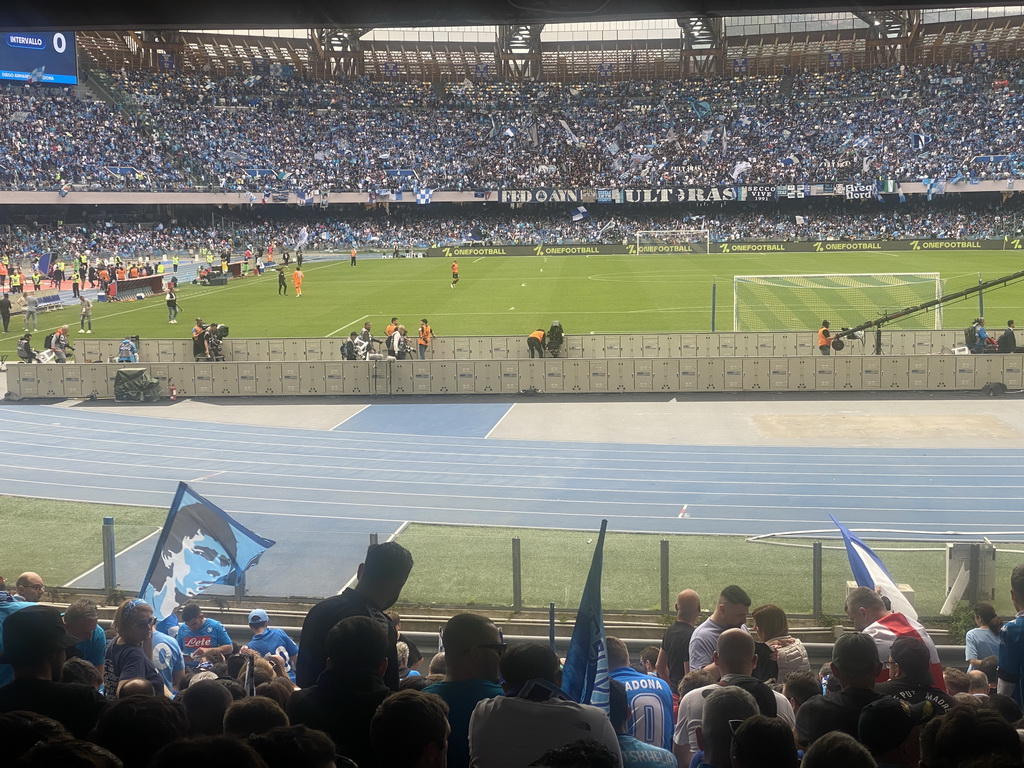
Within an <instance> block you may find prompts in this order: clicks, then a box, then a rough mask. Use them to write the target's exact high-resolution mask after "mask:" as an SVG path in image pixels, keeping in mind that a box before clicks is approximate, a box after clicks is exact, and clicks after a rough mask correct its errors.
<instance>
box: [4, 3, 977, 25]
mask: <svg viewBox="0 0 1024 768" xmlns="http://www.w3.org/2000/svg"><path fill="white" fill-rule="evenodd" d="M962 5H963V3H962V2H959V3H957V2H935V0H922V1H920V2H918V1H917V0H900V2H895V3H894V2H877V1H876V0H863V1H862V2H860V3H857V4H850V3H842V2H837V0H767V1H766V0H685V1H683V2H680V1H679V0H433V1H432V2H424V0H391V1H390V2H386V3H367V2H364V0H304V1H303V0H300V2H290V3H289V2H281V0H219V2H210V1H209V0H149V1H148V2H138V0H134V2H131V3H127V2H116V0H112V1H111V2H105V3H83V2H71V1H69V0H51V2H41V3H30V2H24V0H23V1H22V2H17V3H14V2H11V3H4V4H3V7H2V8H0V28H5V29H16V28H32V29H126V28H136V29H137V28H145V29H181V28H203V29H238V28H242V27H249V28H254V29H255V28H261V27H278V28H284V27H329V26H342V27H345V26H451V25H467V24H484V25H486V24H527V23H551V22H559V21H562V22H564V21H580V20H591V21H610V20H622V19H645V18H673V17H691V16H734V15H740V14H749V13H754V14H760V15H770V14H781V13H799V12H814V11H851V12H858V11H861V12H863V11H877V10H887V9H917V10H923V9H929V8H952V7H957V6H962ZM989 5H996V4H995V3H977V4H975V7H982V6H989Z"/></svg>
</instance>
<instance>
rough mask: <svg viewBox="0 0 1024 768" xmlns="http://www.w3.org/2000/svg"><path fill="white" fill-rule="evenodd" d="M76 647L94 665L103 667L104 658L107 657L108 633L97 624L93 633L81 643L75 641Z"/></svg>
mask: <svg viewBox="0 0 1024 768" xmlns="http://www.w3.org/2000/svg"><path fill="white" fill-rule="evenodd" d="M75 648H76V649H77V651H78V653H80V654H81V655H82V658H83V659H85V660H86V661H88V662H89V663H91V664H93V665H94V666H97V667H102V666H103V660H104V659H105V658H106V657H107V633H106V632H104V631H103V627H101V626H100V625H99V624H97V625H96V629H94V630H93V631H92V635H91V636H90V637H89V638H87V639H86V640H82V641H81V642H80V643H75Z"/></svg>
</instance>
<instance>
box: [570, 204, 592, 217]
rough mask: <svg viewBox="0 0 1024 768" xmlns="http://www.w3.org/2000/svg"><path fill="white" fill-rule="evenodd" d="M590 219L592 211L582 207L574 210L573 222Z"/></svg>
mask: <svg viewBox="0 0 1024 768" xmlns="http://www.w3.org/2000/svg"><path fill="white" fill-rule="evenodd" d="M589 218H590V211H588V210H587V209H586V208H584V207H583V206H582V205H581V206H580V207H579V208H573V209H572V220H573V221H583V220H584V219H589Z"/></svg>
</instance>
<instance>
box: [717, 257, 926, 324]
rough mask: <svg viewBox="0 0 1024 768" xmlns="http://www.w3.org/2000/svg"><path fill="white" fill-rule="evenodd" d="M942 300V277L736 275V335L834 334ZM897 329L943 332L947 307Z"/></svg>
mask: <svg viewBox="0 0 1024 768" xmlns="http://www.w3.org/2000/svg"><path fill="white" fill-rule="evenodd" d="M941 297H942V280H941V278H940V277H939V273H938V272H919V273H911V274H863V275H736V277H734V278H733V320H732V324H733V330H735V331H804V330H817V329H818V328H819V327H820V326H821V321H822V320H828V321H829V324H830V325H831V327H832V330H833V332H836V331H839V329H840V328H853V327H855V326H858V325H860V324H861V323H866V322H868V321H870V320H873V319H875V318H877V317H881V316H882V315H885V314H890V313H893V312H898V311H900V310H902V309H906V308H907V307H914V306H917V305H918V304H923V303H925V302H926V301H931V300H932V299H938V298H941ZM892 327H896V328H902V329H914V328H918V329H925V328H935V329H940V328H942V305H941V304H940V305H938V306H936V307H934V308H933V309H931V310H929V311H928V312H918V313H915V314H913V315H911V316H909V317H905V318H900V319H899V320H895V321H893V323H892Z"/></svg>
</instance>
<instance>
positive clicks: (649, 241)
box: [633, 229, 711, 254]
mask: <svg viewBox="0 0 1024 768" xmlns="http://www.w3.org/2000/svg"><path fill="white" fill-rule="evenodd" d="M634 248H635V250H634V251H633V253H635V254H641V253H711V230H709V229H650V230H642V231H640V232H637V233H636V245H635V246H634Z"/></svg>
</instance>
